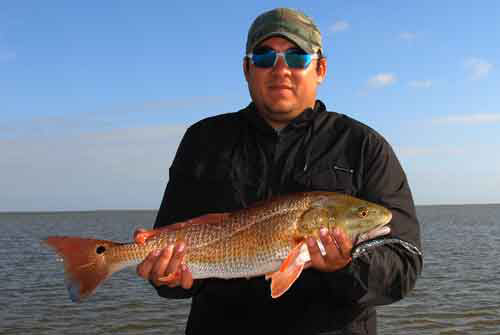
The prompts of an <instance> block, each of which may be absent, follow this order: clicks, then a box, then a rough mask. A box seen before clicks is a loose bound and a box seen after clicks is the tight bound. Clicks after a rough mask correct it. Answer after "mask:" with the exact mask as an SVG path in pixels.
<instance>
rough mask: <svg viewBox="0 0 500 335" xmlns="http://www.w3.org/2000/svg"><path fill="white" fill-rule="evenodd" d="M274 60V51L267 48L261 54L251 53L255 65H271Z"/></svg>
mask: <svg viewBox="0 0 500 335" xmlns="http://www.w3.org/2000/svg"><path fill="white" fill-rule="evenodd" d="M275 60H276V52H275V51H272V50H269V51H267V52H265V53H262V54H253V56H252V62H253V63H254V64H255V66H257V67H272V66H273V65H274V61H275Z"/></svg>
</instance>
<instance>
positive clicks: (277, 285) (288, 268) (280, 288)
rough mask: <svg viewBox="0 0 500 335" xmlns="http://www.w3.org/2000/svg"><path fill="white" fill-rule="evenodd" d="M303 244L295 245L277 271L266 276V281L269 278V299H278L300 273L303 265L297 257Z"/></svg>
mask: <svg viewBox="0 0 500 335" xmlns="http://www.w3.org/2000/svg"><path fill="white" fill-rule="evenodd" d="M303 243H304V242H301V243H299V244H297V245H296V246H295V247H294V248H293V249H292V251H291V252H290V254H289V255H288V257H287V258H286V259H285V260H284V261H283V263H282V264H281V267H280V269H279V270H278V271H276V272H273V273H270V274H267V275H266V279H269V278H271V297H273V298H278V297H279V296H281V295H282V294H284V293H285V292H286V291H288V289H289V288H290V286H292V284H293V283H294V282H295V281H296V280H297V278H299V276H300V274H301V273H302V270H303V269H304V263H303V262H299V261H298V257H299V255H300V249H301V247H302V244H303Z"/></svg>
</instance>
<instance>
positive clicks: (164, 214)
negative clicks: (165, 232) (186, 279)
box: [151, 128, 203, 299]
mask: <svg viewBox="0 0 500 335" xmlns="http://www.w3.org/2000/svg"><path fill="white" fill-rule="evenodd" d="M197 141H198V138H197V136H196V135H195V134H194V132H193V131H192V128H190V129H188V130H187V131H186V134H185V135H184V137H183V139H182V141H181V143H180V144H179V148H178V149H177V153H176V155H175V158H174V161H173V163H172V166H171V167H170V170H169V181H168V183H167V186H166V188H165V192H164V194H163V198H162V202H161V205H160V208H159V210H158V214H157V216H156V220H155V224H154V228H159V227H163V226H166V225H170V224H173V223H175V222H180V221H184V220H186V219H189V218H192V217H195V216H198V215H201V214H202V213H203V209H202V208H199V203H200V201H199V199H198V197H197V193H196V190H197V181H196V179H195V178H193V177H191V176H190V175H189V173H186V171H189V169H187V167H188V165H187V164H188V162H190V161H192V160H193V159H194V157H193V153H196V152H197V151H196V150H192V149H191V148H193V146H195V145H196V142H197ZM186 204H189V206H186ZM188 207H189V208H188ZM151 284H152V285H153V283H151ZM202 285H203V280H195V281H194V283H193V287H192V288H191V289H188V290H186V289H183V288H182V287H175V288H170V287H168V286H166V285H163V286H155V285H153V287H155V289H156V291H157V293H158V295H160V296H162V297H165V298H173V299H183V298H189V297H192V296H193V295H194V294H196V292H197V291H198V290H199V289H200V288H201V286H202Z"/></svg>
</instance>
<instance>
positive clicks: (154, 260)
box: [137, 242, 193, 289]
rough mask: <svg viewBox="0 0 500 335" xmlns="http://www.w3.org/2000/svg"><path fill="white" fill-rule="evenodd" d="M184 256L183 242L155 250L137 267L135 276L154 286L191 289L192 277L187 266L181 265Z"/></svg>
mask: <svg viewBox="0 0 500 335" xmlns="http://www.w3.org/2000/svg"><path fill="white" fill-rule="evenodd" d="M184 256H185V243H184V242H180V243H178V244H176V245H169V246H167V247H165V248H164V249H163V250H155V251H153V252H151V253H150V254H149V255H148V256H147V257H146V259H144V261H142V262H141V263H140V264H139V265H138V266H137V274H138V275H139V276H140V277H142V278H144V279H146V280H151V281H152V282H153V284H154V285H156V286H162V285H168V286H169V287H176V286H182V287H183V288H185V289H188V288H191V286H192V285H193V277H192V274H191V272H190V271H189V269H188V268H187V266H186V265H185V264H182V262H183V259H184Z"/></svg>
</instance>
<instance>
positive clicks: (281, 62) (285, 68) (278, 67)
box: [273, 55, 290, 72]
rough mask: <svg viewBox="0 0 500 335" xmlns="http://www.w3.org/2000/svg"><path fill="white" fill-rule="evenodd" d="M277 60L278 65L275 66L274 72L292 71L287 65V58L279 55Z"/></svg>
mask: <svg viewBox="0 0 500 335" xmlns="http://www.w3.org/2000/svg"><path fill="white" fill-rule="evenodd" d="M277 57H278V59H276V64H274V68H273V71H274V72H277V71H290V68H289V67H288V65H287V64H286V61H285V57H284V56H283V55H278V56H277Z"/></svg>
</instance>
